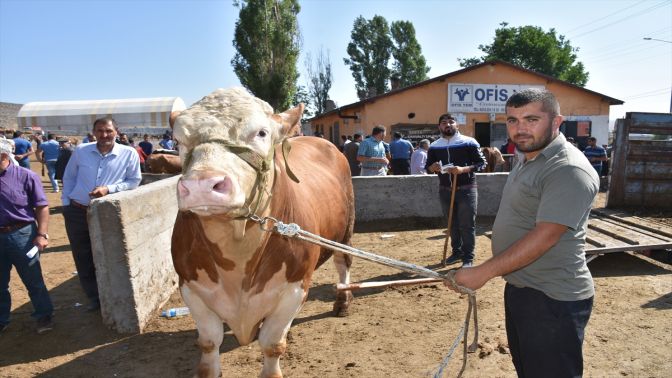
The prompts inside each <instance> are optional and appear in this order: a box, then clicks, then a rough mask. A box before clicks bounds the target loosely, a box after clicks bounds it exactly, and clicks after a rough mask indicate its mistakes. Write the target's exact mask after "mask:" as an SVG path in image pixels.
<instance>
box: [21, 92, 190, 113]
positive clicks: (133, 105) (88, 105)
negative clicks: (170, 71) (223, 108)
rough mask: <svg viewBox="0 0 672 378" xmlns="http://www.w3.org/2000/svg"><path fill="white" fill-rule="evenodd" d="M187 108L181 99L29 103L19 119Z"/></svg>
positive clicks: (24, 107)
mask: <svg viewBox="0 0 672 378" xmlns="http://www.w3.org/2000/svg"><path fill="white" fill-rule="evenodd" d="M185 108H186V106H185V105H184V101H183V100H182V99H181V98H179V97H157V98H129V99H121V100H84V101H50V102H29V103H27V104H25V105H23V106H22V107H21V110H19V114H18V115H17V117H19V118H20V117H46V116H69V115H82V114H93V115H103V114H122V113H156V112H159V113H161V112H172V111H174V110H184V109H185Z"/></svg>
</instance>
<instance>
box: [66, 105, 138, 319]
mask: <svg viewBox="0 0 672 378" xmlns="http://www.w3.org/2000/svg"><path fill="white" fill-rule="evenodd" d="M93 133H94V136H95V137H96V143H86V144H82V145H80V146H78V147H77V148H76V149H75V151H74V152H73V154H72V156H71V157H70V161H69V162H68V165H67V167H66V168H65V173H64V175H63V194H62V195H61V200H62V201H63V206H64V209H63V217H64V218H65V230H66V232H67V234H68V239H69V240H70V245H71V246H72V256H73V258H74V260H75V266H76V267H77V273H78V277H79V282H80V284H81V285H82V288H83V289H84V293H85V294H86V296H87V297H88V298H89V301H90V303H89V305H88V307H87V310H89V311H96V310H98V309H99V308H100V300H99V299H98V283H97V282H96V268H95V265H94V262H93V253H92V251H91V239H90V238H89V225H88V223H87V209H88V206H89V202H90V201H91V200H92V199H94V198H100V197H103V196H106V195H108V194H110V193H116V192H121V191H124V190H130V189H134V188H136V187H137V186H138V184H140V180H141V179H142V175H141V174H140V159H139V158H138V153H137V152H136V151H135V149H134V148H133V147H130V146H124V145H122V144H118V143H115V139H116V137H117V135H118V133H119V129H118V127H117V124H116V122H115V121H114V119H112V118H110V117H105V118H100V119H97V120H96V121H95V122H94V123H93Z"/></svg>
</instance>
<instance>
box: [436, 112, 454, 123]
mask: <svg viewBox="0 0 672 378" xmlns="http://www.w3.org/2000/svg"><path fill="white" fill-rule="evenodd" d="M444 119H445V120H448V119H452V120H453V121H455V122H457V120H456V119H455V117H453V115H452V114H450V113H445V114H441V115H440V116H439V123H441V121H443V120H444Z"/></svg>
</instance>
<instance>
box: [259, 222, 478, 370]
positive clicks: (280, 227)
mask: <svg viewBox="0 0 672 378" xmlns="http://www.w3.org/2000/svg"><path fill="white" fill-rule="evenodd" d="M248 219H250V220H251V221H253V222H256V223H258V224H259V227H260V228H261V229H262V230H264V231H267V232H276V233H278V234H280V235H282V236H286V237H289V238H296V239H299V240H303V241H306V242H308V243H313V244H317V245H319V246H321V247H324V248H328V249H331V250H334V251H337V252H341V253H345V254H348V255H351V256H355V257H359V258H362V259H364V260H368V261H372V262H375V263H378V264H382V265H385V266H389V267H392V268H397V269H400V270H403V271H405V272H409V273H414V274H417V275H420V276H423V277H428V278H440V279H443V280H447V281H448V282H449V283H450V284H451V286H452V287H453V288H455V289H456V290H457V291H458V292H460V293H462V294H466V295H468V296H469V307H468V309H467V316H466V318H465V320H464V324H463V325H462V328H461V329H460V332H459V333H458V335H457V337H456V338H455V341H453V344H452V346H451V347H450V350H449V351H448V354H447V355H446V356H445V357H444V358H443V360H442V361H441V363H440V364H439V366H438V367H437V368H436V369H435V370H436V373H435V374H434V378H441V377H442V376H443V371H444V369H445V368H446V366H448V363H449V362H450V359H451V357H452V355H453V352H454V351H455V348H457V345H458V344H459V342H460V340H462V339H463V340H464V350H463V358H462V368H461V369H460V372H459V374H458V375H457V376H458V378H459V377H461V376H462V373H464V370H465V369H466V367H467V353H473V352H475V351H476V349H477V348H478V316H477V312H476V293H475V291H474V290H471V289H469V288H466V287H464V286H459V285H458V284H457V283H456V282H455V273H456V270H450V271H448V273H447V274H445V275H443V274H440V273H438V272H435V271H433V270H430V269H427V268H423V267H421V266H417V265H414V264H410V263H407V262H404V261H399V260H395V259H391V258H388V257H385V256H380V255H376V254H373V253H370V252H366V251H362V250H359V249H357V248H353V247H351V246H349V245H345V244H341V243H337V242H335V241H332V240H329V239H325V238H323V237H321V236H319V235H315V234H313V233H310V232H308V231H305V230H302V229H301V227H299V225H297V224H296V223H289V224H287V223H283V222H281V221H279V220H277V219H275V218H273V217H263V218H261V217H259V216H257V215H255V214H252V215H250V216H248ZM269 223H272V226H270V225H269ZM472 312H473V314H474V315H473V318H474V340H473V342H472V343H471V345H469V346H467V338H468V336H469V321H470V319H471V317H472V315H471V314H472Z"/></svg>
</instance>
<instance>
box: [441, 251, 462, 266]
mask: <svg viewBox="0 0 672 378" xmlns="http://www.w3.org/2000/svg"><path fill="white" fill-rule="evenodd" d="M458 262H462V256H460V255H455V254H453V255H450V256H448V258H447V259H446V262H445V264H446V265H453V264H457V263H458Z"/></svg>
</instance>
